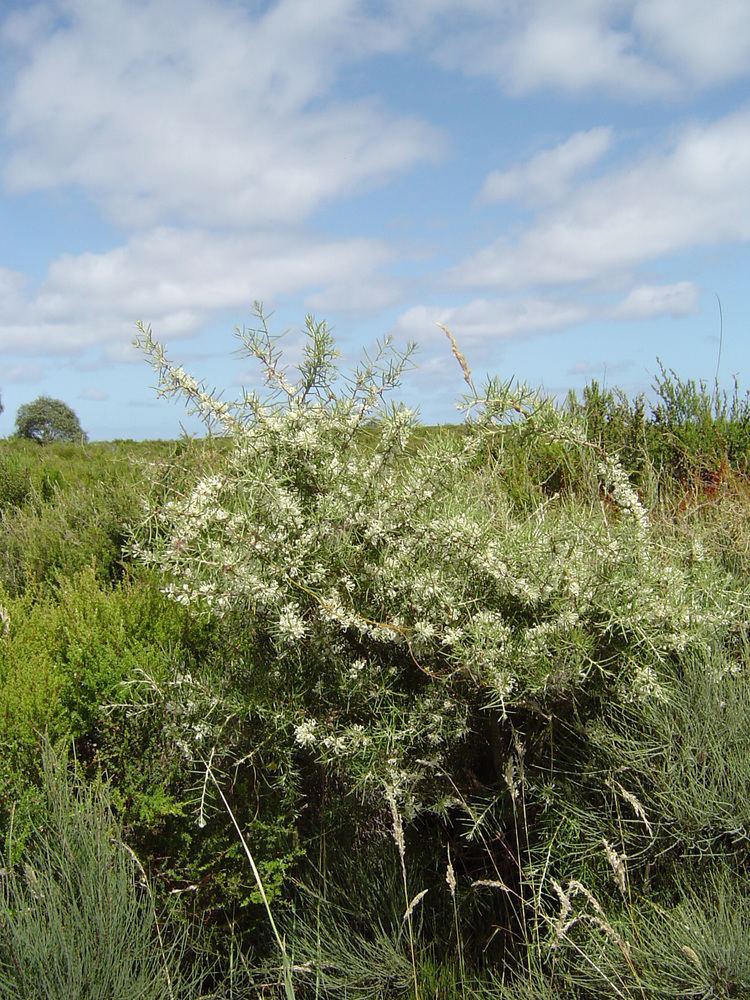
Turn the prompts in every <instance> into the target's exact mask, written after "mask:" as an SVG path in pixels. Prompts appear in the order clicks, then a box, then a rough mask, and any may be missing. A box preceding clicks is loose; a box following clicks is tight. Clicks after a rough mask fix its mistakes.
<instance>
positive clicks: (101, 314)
mask: <svg viewBox="0 0 750 1000" xmlns="http://www.w3.org/2000/svg"><path fill="white" fill-rule="evenodd" d="M388 260H389V250H388V248H387V247H386V246H385V245H384V244H382V243H380V242H378V241H374V240H365V239H350V240H327V241H326V240H315V239H313V238H311V237H310V236H308V235H306V234H304V233H267V234H266V233H253V234H250V235H245V234H238V233H229V234H224V235H219V234H216V233H209V232H204V231H201V230H177V229H171V228H158V229H155V230H152V231H149V232H147V233H141V234H139V235H136V236H133V237H132V238H131V239H130V240H129V241H128V243H126V244H125V245H123V246H121V247H117V248H116V249H113V250H109V251H107V252H105V253H98V254H95V253H84V254H80V255H77V256H74V255H66V256H63V257H60V258H58V259H57V260H56V261H54V262H53V263H52V265H51V266H50V268H49V271H48V274H47V276H46V278H45V280H44V281H43V282H42V284H41V286H40V287H39V288H38V289H37V290H36V291H35V292H33V293H30V294H27V295H26V296H25V297H23V298H20V299H19V297H18V296H16V299H15V300H14V301H13V302H12V303H10V302H5V301H3V300H2V299H0V346H2V347H3V348H5V349H9V350H13V351H15V352H18V353H25V352H28V353H46V352H49V353H76V352H80V351H82V350H84V349H86V348H88V347H94V346H99V347H103V348H104V349H105V350H106V351H107V352H109V357H110V359H111V360H113V361H117V360H130V358H131V357H132V353H131V351H130V349H129V348H128V347H127V345H128V344H129V342H130V341H131V340H132V338H133V334H134V324H135V322H136V320H138V319H142V320H144V321H146V322H151V323H153V325H154V329H155V333H156V334H157V335H158V336H159V338H161V339H167V340H169V339H171V338H175V337H185V336H191V335H193V334H195V333H197V332H198V331H199V330H200V329H201V328H202V327H203V326H204V325H205V324H206V322H207V321H208V320H209V319H210V318H212V317H215V316H216V315H217V314H218V313H220V312H221V311H222V310H233V311H237V310H242V311H246V310H248V309H249V308H250V306H251V305H252V303H253V301H254V300H256V299H261V300H265V301H266V302H270V301H272V300H274V299H277V298H278V297H280V296H282V295H285V294H288V293H292V292H305V291H307V290H310V294H314V292H315V291H316V290H320V289H322V293H321V294H323V295H325V294H326V292H325V290H326V288H328V287H329V286H330V287H332V288H334V289H339V288H341V287H342V285H343V284H349V285H351V286H352V287H354V288H356V287H362V288H364V289H366V288H367V287H368V284H369V283H370V281H375V282H377V281H378V280H379V279H380V276H379V275H378V273H377V272H378V269H379V268H380V267H381V266H382V265H384V264H385V263H387V261H388ZM17 284H20V282H18V283H17Z"/></svg>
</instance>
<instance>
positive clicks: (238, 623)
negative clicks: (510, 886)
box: [134, 309, 746, 816]
mask: <svg viewBox="0 0 750 1000" xmlns="http://www.w3.org/2000/svg"><path fill="white" fill-rule="evenodd" d="M258 317H259V320H260V322H259V324H258V328H257V329H253V330H250V331H243V332H242V333H241V334H240V337H241V340H242V344H243V347H244V349H245V350H246V351H247V353H249V354H250V355H252V356H253V357H255V358H256V359H257V360H258V361H260V363H261V365H262V366H263V370H264V373H265V379H266V383H267V385H268V388H269V392H268V397H267V398H266V399H261V398H260V397H259V396H258V395H256V394H245V395H244V397H243V398H242V399H241V400H239V401H237V402H226V401H223V400H220V399H218V398H216V397H215V396H214V395H212V394H210V393H208V392H207V391H206V389H205V387H204V386H203V385H202V384H200V383H199V382H197V381H196V380H195V379H193V378H192V377H191V376H189V375H187V374H186V373H185V372H184V371H183V370H182V369H181V368H177V367H174V366H172V365H171V364H170V363H169V361H168V359H167V357H166V355H165V353H164V350H163V349H162V347H161V346H160V345H159V344H158V343H157V342H155V341H154V339H153V338H152V335H151V332H150V330H149V329H148V328H141V337H140V343H141V346H142V348H143V349H144V351H145V352H146V354H147V355H148V357H149V359H150V361H151V363H152V364H153V365H154V366H155V368H156V369H157V370H158V372H159V376H160V392H161V393H162V394H166V395H182V396H183V397H185V399H186V400H187V402H188V404H189V405H190V406H191V407H192V408H193V410H194V412H197V413H198V414H200V415H201V417H203V418H204V420H205V421H206V423H207V424H208V425H209V426H210V427H212V428H216V429H218V430H219V431H220V432H221V433H222V434H223V435H226V436H228V437H230V438H231V448H230V449H228V450H227V452H226V454H225V455H224V457H223V460H222V464H221V467H220V468H219V469H218V470H214V471H212V473H211V474H210V475H205V476H202V477H200V476H199V477H197V478H196V477H193V479H192V481H188V483H187V485H186V486H185V487H184V488H183V489H182V490H178V489H176V488H175V489H174V491H173V493H172V494H171V495H170V496H169V497H168V498H167V499H166V500H163V499H162V498H160V499H159V501H158V502H156V503H155V504H153V505H152V506H151V507H150V509H149V511H148V514H147V518H146V520H145V522H144V525H143V530H142V531H141V533H140V535H139V538H138V540H137V541H136V542H135V543H134V552H135V554H136V555H137V556H138V557H139V558H140V559H142V560H143V561H144V562H146V563H148V564H150V565H153V566H155V567H157V568H158V569H159V570H160V571H161V572H162V573H163V575H164V580H165V585H164V586H165V592H166V593H167V594H169V595H170V596H171V597H172V598H173V599H174V600H175V601H177V602H179V603H180V604H183V605H186V606H188V607H189V608H192V609H194V610H195V612H196V613H198V614H205V615H210V616H213V617H216V618H217V619H219V620H220V621H221V622H222V623H223V626H224V627H225V629H226V632H227V635H231V636H234V637H235V639H234V641H233V642H231V643H228V645H227V650H228V653H227V662H226V674H227V677H228V678H231V682H229V683H228V685H227V691H229V690H230V689H231V690H232V691H233V692H234V696H236V695H237V694H238V693H239V695H240V696H241V697H244V698H245V708H246V710H248V711H249V710H251V711H252V712H255V713H258V714H260V715H262V717H263V718H264V720H265V722H266V724H267V725H268V726H270V727H271V729H272V730H273V732H274V733H275V739H276V740H277V742H278V743H279V746H281V745H284V746H285V747H287V748H288V749H289V750H291V751H293V752H294V753H296V754H297V756H299V755H300V754H302V755H311V756H312V758H313V759H314V760H315V761H316V762H317V763H318V764H319V765H321V766H323V767H324V768H326V769H328V770H330V771H331V772H333V773H335V774H336V775H338V776H339V777H340V778H341V779H342V780H343V781H344V782H345V783H346V784H347V786H348V787H351V788H355V789H357V790H359V791H360V792H363V793H364V792H366V791H368V790H370V791H376V792H377V794H378V795H379V796H380V795H381V794H382V789H383V787H384V786H385V787H387V788H388V789H390V792H391V794H392V795H396V796H397V797H398V799H399V802H400V804H401V806H402V807H403V809H404V811H405V813H406V815H407V816H408V815H414V814H416V813H417V812H419V811H421V810H423V809H426V808H438V809H440V808H446V807H447V806H449V805H450V804H451V802H452V801H453V800H454V797H455V793H456V783H457V782H460V779H459V777H458V773H459V771H458V763H457V762H458V760H459V757H460V756H461V755H463V759H465V758H466V748H467V746H468V745H469V743H470V742H471V740H472V739H474V738H476V737H477V736H479V737H480V738H481V739H485V740H486V741H487V742H488V743H490V744H492V743H493V742H494V744H495V746H494V751H495V757H496V766H497V759H499V758H498V757H497V755H498V754H500V755H501V756H502V754H503V753H504V752H505V748H504V745H498V736H497V732H498V726H497V722H498V721H499V720H502V719H503V718H506V717H507V714H508V713H510V712H519V711H527V710H528V711H533V712H537V713H538V712H541V713H550V712H553V713H554V712H555V711H556V710H557V707H558V706H561V705H567V704H570V703H571V702H572V701H581V700H582V699H585V698H596V697H600V696H607V697H616V698H621V699H634V698H650V697H659V696H660V693H661V692H660V685H659V664H660V662H661V661H663V660H664V659H665V658H668V657H671V656H673V655H674V654H675V653H676V652H678V651H682V650H685V649H688V648H690V649H704V648H706V647H707V646H709V645H710V644H711V643H712V642H713V641H715V639H716V638H717V636H720V635H721V634H722V633H723V632H725V631H726V630H728V629H732V628H733V627H734V626H735V624H736V623H738V622H740V621H741V618H742V616H743V615H744V614H745V608H746V601H745V600H744V597H742V599H738V598H740V597H741V596H742V595H735V597H734V598H733V599H731V600H729V599H728V600H724V601H718V600H717V599H716V598H717V594H718V593H719V592H720V591H722V590H727V588H729V586H730V583H729V582H728V579H725V578H724V577H723V576H722V575H721V573H720V571H719V570H718V569H716V568H715V567H714V566H713V564H711V565H708V564H707V563H705V562H700V561H696V560H695V559H694V558H692V556H691V552H690V549H689V548H686V549H685V550H684V551H683V549H682V548H681V547H680V546H679V544H678V543H677V542H675V543H674V544H671V545H669V546H666V545H665V544H664V542H663V540H660V539H657V538H656V537H655V535H654V531H653V528H652V526H651V523H650V520H649V516H648V512H647V511H646V510H645V509H644V507H643V504H642V503H641V500H640V499H639V497H638V494H637V493H636V491H635V489H634V488H633V486H632V485H631V483H630V480H629V478H628V475H627V473H626V471H625V470H624V469H623V468H622V466H621V465H620V463H619V462H618V460H617V458H616V457H615V456H611V455H607V454H605V453H603V452H601V451H600V450H599V449H598V447H597V446H595V445H593V444H590V443H589V442H587V440H586V437H585V434H584V432H583V430H582V428H581V425H580V424H579V423H577V422H576V419H575V418H574V416H572V415H570V414H569V413H567V414H566V413H564V412H563V411H562V410H560V409H559V408H557V407H555V406H554V405H553V404H552V403H551V402H550V401H549V400H544V399H542V398H540V397H539V396H538V395H537V394H535V393H533V392H531V391H530V390H529V389H527V388H526V387H524V386H520V387H518V386H517V387H513V386H512V385H510V384H502V383H500V382H498V381H496V380H492V381H490V382H489V383H488V385H487V386H486V388H485V389H484V390H483V391H482V392H477V391H476V390H475V388H474V385H473V382H472V380H471V375H470V372H469V371H468V367H466V366H465V362H464V374H465V377H466V380H467V383H468V385H469V388H470V390H471V392H470V396H469V397H468V398H467V400H466V401H465V404H464V405H465V408H466V412H467V416H466V423H465V428H464V431H465V433H461V434H458V433H457V434H454V435H444V436H441V437H440V438H436V439H435V440H432V441H430V440H428V441H427V442H426V443H423V444H420V446H419V448H417V449H414V448H413V447H410V436H411V435H412V432H413V430H414V427H415V423H416V421H415V416H414V414H413V413H412V412H411V411H410V410H409V409H408V408H406V407H405V406H403V405H394V404H388V403H387V401H386V397H387V394H388V392H389V391H390V390H392V389H394V388H396V387H397V386H398V385H399V382H400V378H401V375H402V374H403V372H404V370H405V367H406V366H407V365H408V364H409V361H410V352H409V351H407V352H406V353H404V354H399V353H398V352H397V351H396V350H395V348H394V347H393V345H392V344H391V343H390V341H388V340H386V341H385V342H384V343H383V344H382V345H380V347H379V348H378V351H377V353H376V354H375V356H374V357H373V358H365V360H364V362H363V363H362V364H361V365H360V366H359V367H357V368H355V369H354V371H353V372H352V373H351V374H349V375H348V376H346V377H344V376H342V375H341V374H340V373H339V371H338V368H337V366H336V360H337V353H336V351H335V347H334V344H333V341H332V338H331V336H330V333H329V331H328V329H327V328H326V326H325V324H317V323H315V322H314V321H313V320H312V319H311V318H308V320H307V337H306V344H305V347H304V351H303V355H302V361H301V363H300V365H299V370H298V372H297V375H296V377H294V378H293V377H292V376H291V375H290V373H289V371H288V370H287V369H286V368H285V367H284V366H283V364H282V359H281V353H280V351H279V347H278V343H277V341H276V339H275V338H274V337H272V336H271V335H270V333H269V331H268V328H267V326H266V323H265V320H264V318H263V315H262V312H261V311H260V309H259V310H258ZM519 436H521V437H526V438H527V439H528V441H529V442H533V441H534V440H535V439H544V440H551V441H555V442H557V443H558V445H559V446H560V447H561V448H563V449H566V450H568V451H570V452H573V453H575V454H578V455H580V456H581V457H582V458H581V460H582V462H583V463H584V464H585V465H586V467H589V468H591V469H593V470H594V474H593V475H592V477H591V488H590V496H589V497H588V500H587V501H586V502H585V503H581V502H580V499H578V501H577V502H576V503H575V504H573V503H572V502H571V501H570V499H569V498H566V497H565V496H559V495H553V496H550V497H546V498H542V497H541V496H540V499H539V502H538V503H537V504H536V506H535V509H533V510H532V511H531V512H529V511H528V510H527V509H521V508H520V507H519V505H518V504H517V503H515V502H514V500H513V495H512V491H510V490H508V489H507V488H505V487H504V484H503V482H502V480H501V478H500V477H499V476H498V468H497V462H496V463H495V465H494V466H492V467H490V466H489V465H488V464H487V463H486V462H483V461H482V460H481V456H482V454H483V453H484V452H485V450H486V449H487V448H488V447H491V450H492V453H493V454H494V455H495V456H498V455H499V456H500V459H499V461H500V462H501V461H502V453H503V452H502V447H501V446H499V445H501V443H502V442H503V441H504V440H505V439H506V438H507V437H515V438H518V437H519ZM237 637H240V638H239V639H238V638H237ZM181 690H186V686H183V688H182V689H181ZM186 696H187V695H186ZM190 697H191V698H192V700H193V702H195V694H193V695H190ZM212 698H213V701H212V702H211V706H210V710H207V713H206V715H205V718H204V720H203V724H202V725H201V727H200V739H198V738H197V736H196V733H197V731H198V730H197V727H196V726H192V727H191V728H189V729H186V730H185V733H184V734H182V735H181V736H180V747H181V750H182V752H183V753H185V752H186V747H189V746H192V747H193V752H194V754H195V758H196V760H200V759H205V757H206V755H207V749H206V748H207V746H211V741H212V740H213V743H214V749H215V750H216V751H217V752H218V753H220V754H222V755H227V754H235V755H236V756H237V757H245V756H246V755H247V754H248V752H252V748H249V747H247V746H239V745H238V746H233V745H232V740H233V739H234V738H235V737H232V736H231V735H229V732H230V729H231V727H227V726H225V725H222V724H220V722H219V721H218V720H219V719H221V718H225V717H226V712H224V713H223V714H222V709H221V707H218V708H217V705H216V701H215V699H216V693H214V695H212ZM248 706H252V708H251V709H250V708H248ZM193 707H194V706H193ZM232 711H236V704H235V706H234V707H233V708H232ZM191 712H192V715H194V714H195V712H194V711H192V710H191ZM199 714H200V713H199ZM179 717H181V716H180V715H179V713H177V714H175V718H179ZM488 719H492V720H494V721H493V722H492V723H491V724H490V723H488ZM211 720H216V722H215V723H212V721H211ZM212 727H213V728H212ZM237 731H238V732H240V731H241V730H239V729H238V730H237ZM191 734H192V735H191ZM191 740H192V743H191ZM294 753H293V754H292V756H293V755H294ZM501 766H502V765H500V767H501ZM496 777H497V778H498V779H499V780H502V771H500V772H499V773H498V774H497V775H496Z"/></svg>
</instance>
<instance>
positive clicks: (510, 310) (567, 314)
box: [394, 299, 591, 342]
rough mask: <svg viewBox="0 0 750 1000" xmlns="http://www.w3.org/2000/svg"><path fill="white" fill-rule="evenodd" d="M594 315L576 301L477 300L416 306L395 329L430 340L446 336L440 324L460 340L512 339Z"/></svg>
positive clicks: (583, 319)
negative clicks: (456, 304) (445, 305)
mask: <svg viewBox="0 0 750 1000" xmlns="http://www.w3.org/2000/svg"><path fill="white" fill-rule="evenodd" d="M590 314H591V313H590V309H589V308H588V307H587V306H585V305H582V304H578V303H573V302H555V301H550V300H545V299H523V300H495V301H492V300H488V299H475V300H474V301H472V302H468V303H466V304H465V305H461V306H448V307H443V306H427V305H419V306H414V307H413V308H411V309H408V310H407V311H406V312H405V313H403V314H402V315H401V316H400V317H399V319H398V320H397V321H396V324H395V326H394V332H396V333H398V334H402V335H404V336H409V337H413V338H414V339H415V340H417V341H420V342H426V341H431V340H434V339H435V338H436V337H442V336H443V334H442V333H440V331H439V330H438V324H439V323H440V324H442V325H444V326H447V327H448V328H449V329H450V330H451V331H452V332H453V334H454V335H455V336H456V337H457V338H458V340H459V342H460V341H461V340H462V338H467V339H470V340H509V339H511V338H513V337H519V336H525V335H529V334H534V333H542V332H545V331H550V330H560V329H563V328H564V327H570V326H574V325H575V324H577V323H581V322H584V321H585V320H586V319H588V318H589V316H590Z"/></svg>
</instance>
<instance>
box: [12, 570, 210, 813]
mask: <svg viewBox="0 0 750 1000" xmlns="http://www.w3.org/2000/svg"><path fill="white" fill-rule="evenodd" d="M0 606H1V607H2V609H3V614H4V624H5V628H4V635H3V636H2V637H0V718H2V719H3V726H2V729H0V817H3V818H5V819H6V821H7V818H8V817H9V815H10V814H11V812H12V811H13V809H14V808H15V809H16V813H17V817H16V825H17V827H19V826H20V827H25V826H26V825H27V824H28V821H29V819H30V815H31V814H32V813H33V810H34V808H35V803H36V801H37V796H36V794H35V792H34V785H35V783H36V781H37V780H38V760H39V738H40V737H39V734H40V733H44V732H45V731H46V732H47V733H49V735H50V737H51V738H52V739H53V740H54V741H55V742H62V743H65V742H68V743H69V742H70V740H72V739H75V740H77V741H78V742H79V746H80V748H81V750H82V752H84V754H85V755H86V751H87V747H88V748H91V749H89V750H88V754H87V755H88V756H91V753H92V750H93V749H94V748H96V746H97V744H98V743H99V741H100V739H101V737H102V736H103V735H104V734H105V733H106V723H105V722H104V719H103V712H104V706H105V705H106V704H107V703H108V702H110V701H112V700H114V699H115V698H116V695H117V691H118V684H119V683H120V682H121V681H122V680H123V678H125V677H127V676H129V675H130V674H131V673H137V672H138V671H143V672H146V673H148V674H149V676H156V677H161V676H165V675H169V674H171V672H172V670H173V662H174V657H179V656H180V655H181V648H182V642H183V641H184V640H185V639H186V638H187V636H188V635H189V632H188V631H187V629H186V627H185V624H184V615H183V614H182V613H181V612H180V610H179V609H178V608H175V607H174V605H170V604H169V603H167V602H166V601H165V600H164V598H163V597H162V596H161V595H160V594H159V593H158V590H157V588H156V586H155V585H154V584H153V582H149V581H147V580H144V579H141V580H139V581H138V583H137V584H133V583H129V582H124V583H122V584H120V585H118V586H117V587H115V588H114V589H112V590H110V589H109V588H108V587H105V586H103V585H102V583H101V582H100V581H99V580H98V579H97V577H96V575H95V574H94V572H93V571H92V570H90V569H89V570H82V571H80V572H79V573H77V574H76V575H74V576H72V577H70V578H67V579H62V580H61V582H60V585H59V588H58V589H57V590H54V591H48V592H43V591H40V590H38V589H37V590H34V589H31V590H28V591H26V593H24V594H23V595H21V596H19V597H12V596H11V595H9V594H7V593H3V592H2V590H0ZM193 631H194V632H195V630H193ZM195 639H197V636H195ZM196 645H197V643H196ZM19 803H20V809H19V805H18V804H19Z"/></svg>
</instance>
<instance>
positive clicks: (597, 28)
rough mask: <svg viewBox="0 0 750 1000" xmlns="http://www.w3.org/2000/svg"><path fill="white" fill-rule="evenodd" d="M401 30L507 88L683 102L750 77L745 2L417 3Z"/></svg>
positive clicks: (749, 13) (402, 16)
mask: <svg viewBox="0 0 750 1000" xmlns="http://www.w3.org/2000/svg"><path fill="white" fill-rule="evenodd" d="M393 8H394V9H395V11H396V14H395V18H396V21H397V22H398V23H400V24H401V25H402V26H403V27H404V30H406V31H411V32H412V33H414V34H418V35H419V36H420V38H421V42H422V47H423V48H425V49H427V50H428V51H430V52H431V53H432V54H433V56H434V58H436V59H437V60H438V62H439V63H441V64H442V65H444V66H447V67H449V68H451V69H455V70H457V71H459V72H462V73H466V74H468V75H472V76H484V77H488V78H490V79H492V80H494V81H495V82H496V83H497V84H498V85H499V86H500V87H502V88H503V89H504V90H505V91H506V92H507V93H510V94H514V95H517V94H527V93H531V92H533V91H536V90H539V89H545V88H546V89H551V90H557V91H560V90H562V91H565V92H568V93H571V94H575V95H582V96H584V97H586V96H588V95H590V94H595V95H596V96H598V95H599V94H600V93H601V92H602V91H604V92H606V93H608V94H609V95H612V96H615V97H621V98H628V99H632V98H636V99H640V98H643V97H649V98H660V99H664V98H666V99H670V100H672V99H679V98H681V97H684V96H685V95H686V94H687V93H689V92H691V91H695V90H696V89H699V88H702V87H710V86H713V85H715V84H720V83H723V82H726V81H728V80H733V79H740V78H743V77H747V76H748V75H750V5H749V4H748V3H747V0H719V2H716V0H565V3H561V2H560V0H524V2H523V3H519V2H514V0H411V2H410V3H409V4H403V3H400V2H399V3H396V2H394V3H393Z"/></svg>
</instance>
